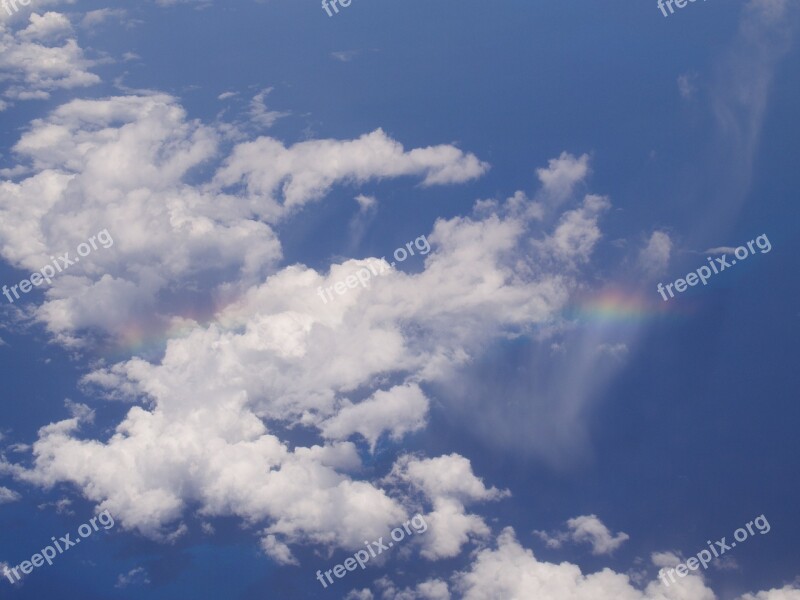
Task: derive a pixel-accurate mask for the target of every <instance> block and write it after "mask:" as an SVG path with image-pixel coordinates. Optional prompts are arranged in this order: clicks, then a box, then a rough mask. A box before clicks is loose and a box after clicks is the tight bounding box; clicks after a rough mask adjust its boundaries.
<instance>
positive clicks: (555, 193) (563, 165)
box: [536, 152, 589, 204]
mask: <svg viewBox="0 0 800 600" xmlns="http://www.w3.org/2000/svg"><path fill="white" fill-rule="evenodd" d="M536 174H537V175H538V177H539V181H541V183H542V191H543V193H544V195H545V197H546V198H547V199H548V200H549V201H551V202H553V203H555V204H560V203H562V202H564V201H565V200H567V199H569V197H570V196H571V195H572V193H573V192H574V190H575V188H576V187H577V185H578V184H579V183H581V182H582V181H583V180H584V179H585V178H586V176H587V175H588V174H589V155H588V154H583V155H581V156H580V157H578V158H576V157H575V156H574V155H572V154H570V153H569V152H562V153H561V156H559V157H558V158H552V159H550V162H549V163H548V166H547V168H546V169H537V170H536Z"/></svg>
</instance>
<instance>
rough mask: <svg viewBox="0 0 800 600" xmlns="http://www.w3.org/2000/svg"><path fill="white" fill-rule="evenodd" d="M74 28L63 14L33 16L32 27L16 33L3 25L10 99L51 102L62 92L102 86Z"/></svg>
mask: <svg viewBox="0 0 800 600" xmlns="http://www.w3.org/2000/svg"><path fill="white" fill-rule="evenodd" d="M71 33H72V26H71V25H70V22H69V20H68V19H67V18H66V17H65V16H64V15H62V14H60V13H55V12H47V13H45V14H44V15H39V14H36V13H33V14H31V15H30V17H29V25H28V26H27V27H26V28H25V29H22V30H18V31H16V32H12V31H11V30H10V29H8V28H7V27H3V26H2V25H0V70H2V71H4V72H5V76H4V80H5V81H6V82H8V84H9V85H8V87H6V89H5V91H4V95H5V96H6V97H7V98H10V99H14V100H28V99H43V98H49V97H50V93H51V92H53V91H54V90H58V89H72V88H77V87H86V86H90V85H94V84H96V83H99V82H100V78H99V77H98V76H97V75H95V74H93V73H90V72H89V71H88V69H89V68H90V67H92V66H93V65H94V62H93V61H91V60H89V59H87V58H86V57H85V56H84V52H83V50H82V49H81V48H80V46H78V43H77V41H76V40H75V39H74V38H71V37H70V38H68V39H66V40H64V42H63V43H62V44H61V45H52V44H57V42H58V40H60V39H62V38H64V37H66V36H69V35H70V34H71Z"/></svg>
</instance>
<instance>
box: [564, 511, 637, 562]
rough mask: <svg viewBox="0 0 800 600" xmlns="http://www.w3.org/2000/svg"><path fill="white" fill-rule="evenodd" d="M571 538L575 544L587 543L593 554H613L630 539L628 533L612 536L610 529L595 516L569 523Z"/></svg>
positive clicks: (578, 518) (576, 519)
mask: <svg viewBox="0 0 800 600" xmlns="http://www.w3.org/2000/svg"><path fill="white" fill-rule="evenodd" d="M567 527H568V528H569V530H570V537H571V538H572V539H573V540H574V541H575V542H578V543H580V542H586V543H588V544H589V545H591V547H592V554H598V555H600V554H611V553H613V552H614V550H616V549H617V548H619V547H620V546H621V545H622V544H623V543H624V542H625V541H627V540H628V539H629V536H628V534H627V533H622V532H620V533H617V534H616V535H612V534H611V531H609V529H608V527H606V526H605V525H604V524H603V522H602V521H601V520H600V519H598V518H597V517H596V516H595V515H582V516H580V517H575V518H573V519H570V520H568V521H567Z"/></svg>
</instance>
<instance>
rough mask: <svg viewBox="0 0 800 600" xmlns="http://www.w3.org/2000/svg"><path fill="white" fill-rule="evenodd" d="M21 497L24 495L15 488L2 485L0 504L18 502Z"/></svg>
mask: <svg viewBox="0 0 800 600" xmlns="http://www.w3.org/2000/svg"><path fill="white" fill-rule="evenodd" d="M20 498H22V496H20V495H19V494H18V493H17V492H15V491H14V490H10V489H8V488H7V487H3V486H0V504H8V503H9V502H17V501H18V500H19V499H20Z"/></svg>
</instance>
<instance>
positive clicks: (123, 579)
mask: <svg viewBox="0 0 800 600" xmlns="http://www.w3.org/2000/svg"><path fill="white" fill-rule="evenodd" d="M148 583H150V577H149V576H148V575H147V571H146V570H145V568H144V567H136V568H134V569H131V570H130V571H128V573H126V574H120V575H118V576H117V583H116V584H115V585H114V587H115V588H125V587H128V586H129V585H147V584H148Z"/></svg>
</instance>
